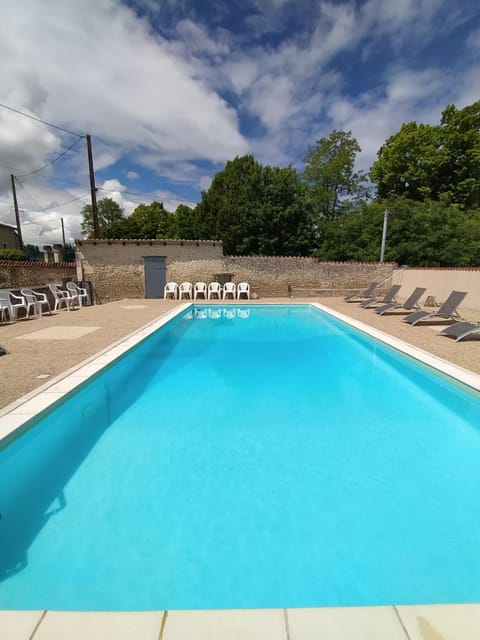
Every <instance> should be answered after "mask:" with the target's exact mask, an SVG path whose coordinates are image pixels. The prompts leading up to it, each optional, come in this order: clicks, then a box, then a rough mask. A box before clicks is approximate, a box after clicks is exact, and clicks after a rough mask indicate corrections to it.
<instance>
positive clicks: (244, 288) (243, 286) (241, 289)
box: [237, 282, 250, 293]
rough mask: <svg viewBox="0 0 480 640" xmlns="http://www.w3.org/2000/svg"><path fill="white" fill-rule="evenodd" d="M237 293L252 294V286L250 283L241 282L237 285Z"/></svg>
mask: <svg viewBox="0 0 480 640" xmlns="http://www.w3.org/2000/svg"><path fill="white" fill-rule="evenodd" d="M237 293H250V285H249V284H248V282H239V283H238V284H237Z"/></svg>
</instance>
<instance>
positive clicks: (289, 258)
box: [223, 255, 448, 269]
mask: <svg viewBox="0 0 480 640" xmlns="http://www.w3.org/2000/svg"><path fill="white" fill-rule="evenodd" d="M223 258H224V259H229V258H232V259H234V260H238V259H239V258H246V259H252V258H261V259H263V260H308V261H310V262H316V263H317V264H334V265H336V264H348V265H353V266H354V265H383V266H385V267H398V263H397V262H380V261H377V262H375V261H372V262H356V261H348V260H345V261H341V260H338V261H334V260H317V258H315V257H314V256H262V255H251V256H223ZM432 268H435V267H432ZM445 268H448V267H445ZM412 269H416V267H412Z"/></svg>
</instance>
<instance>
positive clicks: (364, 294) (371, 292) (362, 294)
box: [358, 282, 378, 298]
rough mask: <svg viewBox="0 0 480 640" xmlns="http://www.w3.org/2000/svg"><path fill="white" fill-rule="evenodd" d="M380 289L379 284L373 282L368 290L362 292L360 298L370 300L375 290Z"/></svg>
mask: <svg viewBox="0 0 480 640" xmlns="http://www.w3.org/2000/svg"><path fill="white" fill-rule="evenodd" d="M377 287H378V282H371V283H370V284H369V285H368V287H367V288H366V289H364V290H363V291H360V293H359V294H358V295H359V296H364V297H365V298H369V297H370V296H371V295H372V294H373V292H374V291H375V289H376V288H377Z"/></svg>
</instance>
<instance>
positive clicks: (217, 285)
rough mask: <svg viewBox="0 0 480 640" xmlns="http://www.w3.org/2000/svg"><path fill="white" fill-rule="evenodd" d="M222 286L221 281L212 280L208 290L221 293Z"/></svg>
mask: <svg viewBox="0 0 480 640" xmlns="http://www.w3.org/2000/svg"><path fill="white" fill-rule="evenodd" d="M221 288H222V285H221V284H220V283H219V282H210V284H209V285H208V291H209V292H210V293H219V291H220V289H221Z"/></svg>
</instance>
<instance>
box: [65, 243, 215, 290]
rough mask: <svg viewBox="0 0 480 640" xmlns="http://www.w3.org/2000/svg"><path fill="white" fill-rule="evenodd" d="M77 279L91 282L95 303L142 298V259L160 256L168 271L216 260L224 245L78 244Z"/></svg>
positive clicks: (143, 283) (143, 276)
mask: <svg viewBox="0 0 480 640" xmlns="http://www.w3.org/2000/svg"><path fill="white" fill-rule="evenodd" d="M75 245H76V258H77V278H78V280H90V281H91V282H92V284H93V287H94V289H95V294H96V298H97V301H99V302H108V301H110V300H121V299H122V298H144V297H145V275H144V260H143V259H144V257H145V256H162V257H165V259H166V265H167V279H168V278H170V275H169V267H170V265H171V264H172V262H173V261H175V260H178V259H180V260H183V261H186V262H191V261H198V260H202V259H207V260H208V259H218V258H220V257H221V256H223V245H222V243H221V242H218V241H210V240H81V241H80V240H77V241H76V242H75Z"/></svg>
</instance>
